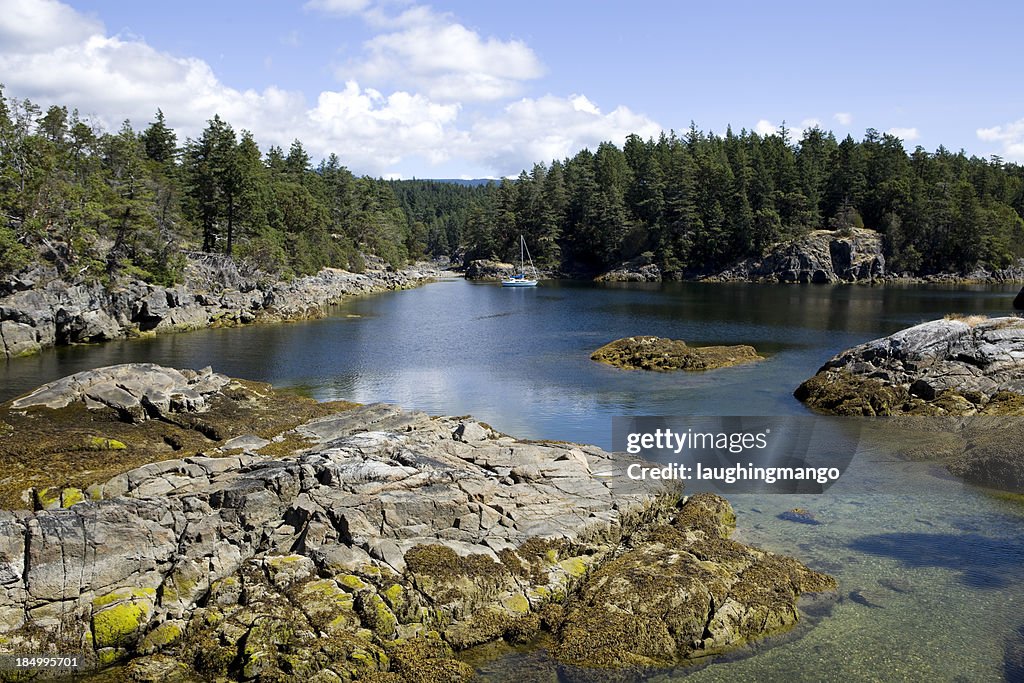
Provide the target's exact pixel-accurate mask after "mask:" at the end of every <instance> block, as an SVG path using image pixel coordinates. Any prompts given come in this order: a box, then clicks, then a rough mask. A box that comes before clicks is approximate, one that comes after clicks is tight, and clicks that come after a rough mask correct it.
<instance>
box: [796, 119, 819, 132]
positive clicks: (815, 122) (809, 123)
mask: <svg viewBox="0 0 1024 683" xmlns="http://www.w3.org/2000/svg"><path fill="white" fill-rule="evenodd" d="M814 127H818V128H820V127H821V119H815V118H809V119H804V120H803V121H801V122H800V130H801V131H805V130H807V129H808V128H814Z"/></svg>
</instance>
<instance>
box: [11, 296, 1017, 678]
mask: <svg viewBox="0 0 1024 683" xmlns="http://www.w3.org/2000/svg"><path fill="white" fill-rule="evenodd" d="M1016 291H1017V287H1016V286H1009V285H1007V286H921V285H918V286H906V287H896V286H886V287H861V286H836V287H828V286H782V285H780V286H767V285H747V284H694V283H682V284H665V285H648V284H621V285H611V284H609V285H595V284H590V283H572V282H566V283H555V282H544V283H542V285H541V286H540V287H538V288H536V289H510V288H501V287H498V286H496V285H493V284H473V283H469V282H465V281H462V280H451V281H443V282H439V283H436V284H432V285H429V286H426V287H422V288H419V289H415V290H410V291H405V292H399V293H393V294H384V295H379V296H372V297H365V298H359V299H352V300H350V301H349V302H347V303H345V304H344V305H341V306H338V307H336V308H335V309H334V310H333V311H332V316H331V317H329V318H326V319H324V320H318V321H310V322H302V323H290V324H281V325H267V326H254V327H247V328H240V329H228V330H203V331H199V332H192V333H187V334H179V335H166V336H160V337H156V338H153V339H146V340H136V341H123V342H113V343H109V344H105V345H101V346H92V347H86V346H82V347H70V348H61V349H53V350H49V351H47V352H45V353H43V354H41V355H39V356H36V357H33V358H25V359H16V360H12V361H9V362H7V363H6V364H2V363H0V400H6V399H7V398H11V397H12V396H15V395H18V394H20V393H23V392H25V391H27V390H29V389H31V388H33V387H35V386H38V385H39V384H40V383H42V382H45V381H48V380H51V379H55V378H57V377H60V376H63V375H66V374H69V373H71V372H75V371H78V370H82V369H86V368H90V367H98V366H101V365H108V364H112V363H124V362H133V361H147V362H155V363H160V364H165V365H171V366H177V367H193V368H199V367H203V366H205V365H212V366H213V368H214V369H215V370H217V371H219V372H223V373H226V374H229V375H234V376H238V377H246V378H249V379H256V380H262V381H267V382H271V383H273V384H275V385H276V386H279V387H288V388H292V389H294V390H296V391H301V392H303V393H306V394H308V395H311V396H314V397H316V398H318V399H323V400H327V399H348V400H354V401H359V402H372V401H387V402H393V403H399V404H401V405H403V406H405V407H407V408H414V409H420V410H425V411H427V412H429V413H434V414H450V415H451V414H454V415H461V414H473V415H475V416H476V417H477V418H478V419H481V420H483V421H485V422H488V423H490V424H491V425H493V426H494V427H496V428H497V429H500V430H502V431H505V432H507V433H510V434H514V435H516V436H519V437H528V438H549V439H562V440H570V441H581V442H587V443H595V444H598V445H600V446H604V447H609V446H610V444H611V421H612V418H613V417H615V416H618V415H688V414H692V415H791V414H806V409H805V408H804V407H803V406H802V405H801V404H800V403H799V402H797V401H796V400H795V399H793V398H792V391H793V389H794V388H795V387H796V386H797V385H798V384H799V383H800V382H801V381H803V380H804V379H806V378H808V377H810V376H812V375H813V374H814V373H815V372H816V371H817V369H818V368H819V367H820V366H821V364H822V363H824V362H825V361H826V360H827V359H828V358H829V357H831V356H832V355H833V354H835V353H837V352H839V351H841V350H842V349H845V348H848V347H850V346H852V345H854V344H857V343H860V342H863V341H867V340H869V339H873V338H876V337H879V336H883V335H885V334H889V333H891V332H893V331H895V330H898V329H901V328H904V327H907V326H909V325H912V324H915V323H917V322H921V321H924V320H929V319H934V318H938V317H941V316H943V315H944V314H948V313H962V314H973V313H981V314H988V315H1003V314H1008V313H1009V312H1010V301H1011V300H1012V298H1013V295H1014V294H1015V293H1016ZM638 334H653V335H659V336H667V337H672V338H676V339H684V340H685V341H686V342H687V343H690V344H694V345H701V344H716V343H730V344H740V343H743V344H752V345H754V346H755V347H756V348H757V349H758V350H759V351H761V352H762V353H763V354H764V355H766V356H767V360H765V361H763V362H760V363H755V364H752V365H746V366H741V367H736V368H726V369H722V370H717V371H713V372H708V373H671V374H659V373H643V372H629V371H622V370H618V369H614V368H610V367H606V366H604V365H601V364H598V363H594V362H593V361H591V360H589V355H590V353H591V352H592V351H593V350H594V349H596V348H597V347H599V346H601V345H602V344H605V343H606V342H609V341H611V340H613V339H617V338H619V337H623V336H629V335H638ZM730 499H731V500H732V501H733V503H734V505H735V507H736V509H737V512H738V516H739V520H738V525H739V531H738V532H737V533H738V538H739V539H740V540H743V541H745V542H750V543H754V544H757V545H760V546H762V547H764V548H766V549H770V550H774V551H778V552H783V553H787V554H791V555H794V556H796V557H798V558H800V559H801V560H803V561H804V562H806V563H807V564H809V565H810V566H812V567H815V568H818V569H822V570H825V571H828V572H830V573H832V574H833V575H835V576H836V577H837V578H838V579H839V580H840V584H841V591H840V592H841V594H842V595H843V596H848V594H849V593H850V592H851V591H863V592H864V594H865V595H869V596H871V598H872V599H873V600H874V601H877V602H878V603H879V604H880V606H879V607H868V606H865V605H862V604H859V603H857V602H855V601H853V600H851V599H849V597H845V598H844V599H842V600H840V601H839V602H838V603H837V604H836V605H835V607H834V608H833V609H832V612H831V614H830V615H829V616H826V617H821V618H818V619H813V618H808V619H807V620H806V624H807V625H805V626H803V627H800V628H798V629H797V631H796V632H795V633H794V634H793V637H790V638H788V639H781V640H778V641H772V642H771V643H770V644H769V645H770V646H766V647H761V648H758V649H757V650H756V652H755V653H754V654H752V656H748V657H745V658H741V659H737V660H735V661H733V660H730V661H726V662H719V663H716V664H714V665H712V666H710V667H707V668H704V669H701V670H697V671H694V670H679V671H675V672H671V673H666V674H665V675H664V676H663V678H664V677H667V678H679V677H687V678H692V679H693V680H696V681H703V680H714V681H745V680H749V681H761V680H768V681H774V680H779V681H787V680H830V681H831V680H834V681H849V680H856V681H878V680H880V681H888V680H911V681H918V680H920V681H998V680H1012V679H1013V675H1015V674H1014V673H1013V672H1014V671H1015V670H1014V669H1013V668H1012V665H1011V664H1008V663H1007V662H1005V661H1004V657H1005V655H1006V653H1007V652H1008V651H1010V650H1012V649H1013V647H1014V646H1015V643H1017V642H1018V641H1020V640H1021V633H1022V631H1020V629H1021V627H1022V625H1024V609H1022V607H1024V524H1022V522H1024V506H1022V505H1021V503H1020V502H1018V501H1015V500H1008V499H1004V498H1001V497H998V496H994V495H992V494H990V493H988V492H985V491H982V490H979V489H976V488H972V487H969V486H965V485H963V484H962V483H960V482H958V481H955V480H952V479H950V478H948V477H946V476H944V475H943V473H942V470H941V468H939V467H937V466H935V465H933V464H929V463H910V462H903V461H899V460H896V459H895V458H894V457H893V454H892V453H888V452H886V451H885V449H884V448H882V449H879V448H878V447H874V449H873V450H872V447H867V446H865V448H864V450H863V452H861V453H859V454H858V456H857V457H856V458H855V459H854V461H853V464H852V465H851V467H850V470H848V471H847V473H846V474H844V475H843V479H842V480H841V481H840V483H839V484H837V485H836V486H835V487H833V488H832V489H831V490H830V491H829V492H828V493H826V494H823V495H820V496H797V495H785V496H783V495H763V496H752V495H737V496H731V497H730ZM793 507H805V508H808V509H810V510H811V511H812V512H813V513H814V515H815V516H816V517H817V519H818V520H819V521H820V522H821V524H819V525H803V524H796V523H793V522H788V521H784V520H781V519H779V518H778V515H779V514H780V513H781V512H784V511H785V510H788V509H790V508H793ZM893 581H896V583H895V584H894V583H893ZM880 582H881V583H880ZM886 585H897V586H898V587H899V588H900V590H894V589H891V588H887V587H885V586H886ZM812 624H813V625H812ZM1014 639H1016V640H1014ZM748 654H749V653H748ZM526 656H527V657H534V658H535V659H536V655H526ZM533 663H534V664H536V662H533ZM517 666H519V661H518V660H517V659H516V658H515V657H509V658H506V659H503V660H499V661H497V662H495V663H494V664H493V665H492V666H491V667H485V669H484V670H483V671H482V673H483V676H484V680H494V681H500V680H503V679H504V678H506V677H507V675H508V673H509V671H510V670H512V668H514V667H517ZM551 673H552V675H554V672H553V671H552V672H551Z"/></svg>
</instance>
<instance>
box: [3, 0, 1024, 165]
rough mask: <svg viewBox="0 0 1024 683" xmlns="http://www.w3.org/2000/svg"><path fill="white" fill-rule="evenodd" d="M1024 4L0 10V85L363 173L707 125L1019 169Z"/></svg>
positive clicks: (12, 5) (182, 5) (110, 117)
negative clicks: (879, 138)
mask: <svg viewBox="0 0 1024 683" xmlns="http://www.w3.org/2000/svg"><path fill="white" fill-rule="evenodd" d="M1021 26H1024V3H1011V2H1001V3H995V2H973V3H969V4H968V3H948V4H944V3H936V2H930V3H925V2H898V1H890V2H885V3H882V2H859V3H821V2H818V3H809V2H808V3H786V2H777V3H764V2H758V3H753V2H751V3H730V4H728V5H725V4H723V3H710V2H701V3H684V2H644V1H642V0H634V1H633V2H629V3H621V2H557V1H555V2H552V1H551V0H548V1H547V2H533V1H532V0H520V1H519V2H515V3H495V2H479V1H477V2H443V3H441V2H439V3H436V4H431V5H427V4H417V3H416V2H414V1H413V0H308V1H297V2H257V3H251V2H250V3H242V2H234V1H228V0H221V1H217V0H214V1H211V0H206V1H205V2H196V1H193V0H185V1H179V2H176V3H174V4H173V5H170V4H165V3H148V2H103V1H95V0H94V1H89V0H67V2H63V3H62V2H58V1H57V0H0V82H2V83H4V84H5V85H6V88H7V94H8V95H11V96H17V97H30V98H32V99H33V100H35V101H37V102H39V103H41V104H44V105H47V104H51V103H61V104H67V105H69V106H71V107H77V108H78V109H79V110H80V111H81V112H82V113H83V114H86V115H88V116H90V117H91V118H93V119H94V120H96V121H97V122H98V123H101V124H102V125H104V126H107V127H110V128H115V127H116V126H117V125H119V123H120V119H122V118H124V117H129V118H131V120H132V122H133V123H134V124H135V125H136V127H140V128H141V127H143V126H145V125H146V123H147V122H148V121H149V120H151V118H152V114H153V112H154V111H155V109H156V108H157V107H160V108H162V109H163V111H164V113H165V114H166V116H167V118H168V121H169V122H170V123H171V124H172V125H173V126H174V127H175V128H176V129H177V130H178V131H179V134H180V136H181V137H182V139H184V138H185V137H186V136H194V135H196V134H197V133H198V131H200V130H201V129H202V126H203V124H204V122H205V121H206V120H207V119H209V118H210V117H211V116H212V115H213V114H214V113H220V114H221V116H222V117H224V118H225V119H227V120H228V121H229V122H230V123H232V124H233V125H234V126H235V128H236V129H242V128H248V129H250V130H252V131H253V132H254V133H255V134H256V137H257V140H259V141H260V142H261V143H262V144H263V145H264V147H266V146H267V145H269V144H280V145H282V146H284V147H287V145H288V144H289V143H290V142H291V140H292V139H294V138H296V137H297V138H299V139H301V140H302V141H303V142H304V143H305V144H306V146H307V148H308V149H309V151H310V152H311V153H312V154H313V155H314V156H321V155H324V154H327V153H329V152H331V151H334V152H337V153H338V154H339V155H340V156H341V157H342V160H343V162H344V163H345V164H346V165H348V166H349V167H350V168H351V169H352V170H353V171H355V172H356V173H368V174H372V175H385V176H393V177H413V176H416V177H483V176H488V177H494V176H501V175H515V174H517V173H518V171H519V170H520V169H522V168H524V167H528V166H529V165H531V164H532V163H533V162H534V161H548V160H550V159H551V158H553V157H557V158H561V157H563V156H566V155H570V154H573V153H575V152H576V151H577V150H578V149H580V148H582V147H584V146H589V147H594V146H595V145H596V144H597V143H599V142H600V141H602V140H606V139H607V140H613V141H614V142H616V143H621V141H622V138H623V137H624V136H625V135H626V134H627V133H629V132H637V133H640V134H641V135H644V136H647V135H655V134H657V132H658V131H660V130H662V129H670V128H674V129H676V130H683V129H685V128H687V127H688V126H689V123H690V121H691V120H693V121H695V122H696V123H697V125H698V126H699V127H701V128H703V129H710V130H714V131H718V132H721V131H724V129H725V126H726V125H727V124H731V125H732V126H733V128H734V129H737V130H738V129H740V128H747V129H754V130H758V131H761V132H765V133H767V132H769V131H772V130H774V129H775V128H776V127H777V126H778V124H779V123H781V122H782V121H783V120H785V121H786V122H787V125H788V126H789V127H790V128H793V129H794V130H795V131H796V134H797V135H798V134H799V131H800V130H801V129H802V128H803V127H805V126H809V125H815V124H819V125H821V126H822V127H824V128H828V129H832V130H834V131H835V132H836V133H837V135H840V136H845V135H846V134H847V133H850V134H853V135H854V136H855V137H858V138H859V137H860V136H862V135H863V133H864V131H865V129H866V128H869V127H872V128H876V129H878V130H880V131H891V132H893V133H894V134H896V135H899V136H900V137H901V138H903V139H904V141H905V144H906V146H907V148H908V149H912V148H913V147H914V146H916V145H922V146H924V147H925V148H926V149H929V150H933V149H934V148H935V147H937V146H938V145H940V144H943V145H945V146H946V147H948V148H951V149H954V150H957V149H961V148H963V149H965V150H967V151H968V152H969V153H972V154H978V155H984V156H988V155H990V154H999V155H1001V156H1003V157H1004V158H1006V159H1008V160H1016V161H1024V75H1022V74H1024V69H1022V68H1021V67H1022V66H1024V62H1022V59H1021V56H1020V52H1019V48H1018V45H1019V43H1020V31H1021V28H1020V27H1021Z"/></svg>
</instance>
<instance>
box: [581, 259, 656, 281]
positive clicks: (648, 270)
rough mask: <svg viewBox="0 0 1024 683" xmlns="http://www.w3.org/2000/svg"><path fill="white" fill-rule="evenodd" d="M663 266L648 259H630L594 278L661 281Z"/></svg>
mask: <svg viewBox="0 0 1024 683" xmlns="http://www.w3.org/2000/svg"><path fill="white" fill-rule="evenodd" d="M661 279H662V273H661V268H659V267H658V266H657V265H655V264H653V263H650V262H648V261H646V260H639V261H628V262H626V263H623V264H621V265H619V267H618V268H614V269H613V270H609V271H608V272H607V273H602V274H601V275H598V276H597V277H595V278H594V280H596V281H597V282H661Z"/></svg>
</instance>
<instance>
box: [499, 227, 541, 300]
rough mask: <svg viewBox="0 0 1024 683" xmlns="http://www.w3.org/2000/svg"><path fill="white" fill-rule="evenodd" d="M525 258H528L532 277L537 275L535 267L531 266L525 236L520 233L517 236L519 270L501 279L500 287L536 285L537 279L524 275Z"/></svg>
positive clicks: (531, 261) (531, 262)
mask: <svg viewBox="0 0 1024 683" xmlns="http://www.w3.org/2000/svg"><path fill="white" fill-rule="evenodd" d="M524 254H525V258H526V259H529V260H530V270H531V271H532V272H533V277H534V278H536V277H537V269H536V268H534V267H533V259H532V258H530V250H529V249H527V248H526V238H525V237H523V236H522V235H520V236H519V272H518V273H516V274H515V275H513V276H512V277H510V278H506V279H505V280H502V281H501V286H502V287H536V286H537V280H536V279H533V280H531V279H529V278H527V277H526V262H525V261H524Z"/></svg>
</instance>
